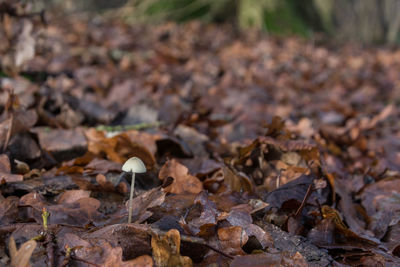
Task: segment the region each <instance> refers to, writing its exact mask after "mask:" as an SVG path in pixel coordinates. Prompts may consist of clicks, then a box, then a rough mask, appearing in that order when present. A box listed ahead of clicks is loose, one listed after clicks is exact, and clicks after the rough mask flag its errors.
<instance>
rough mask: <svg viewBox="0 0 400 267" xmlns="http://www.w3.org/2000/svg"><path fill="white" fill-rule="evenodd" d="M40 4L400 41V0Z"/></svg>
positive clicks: (57, 0)
mask: <svg viewBox="0 0 400 267" xmlns="http://www.w3.org/2000/svg"><path fill="white" fill-rule="evenodd" d="M35 5H36V8H37V9H38V10H39V9H41V8H46V9H49V8H52V9H57V10H58V11H61V12H64V13H66V14H68V13H75V14H76V13H84V14H90V15H93V14H101V15H102V16H108V17H118V18H123V19H125V20H126V21H128V22H131V23H160V22H164V21H170V20H172V21H177V22H186V21H190V20H195V19H196V20H201V21H205V22H214V23H215V22H216V23H230V24H232V25H234V27H235V29H237V30H243V29H248V28H256V29H260V30H263V31H265V32H267V33H269V34H274V35H283V36H286V35H299V36H303V37H306V38H314V37H315V36H316V34H319V33H323V36H327V37H330V39H331V38H332V39H335V40H339V41H357V42H361V43H363V44H399V43H400V34H399V31H400V1H398V0H302V1H298V0H114V1H108V0H83V1H76V0H41V1H35Z"/></svg>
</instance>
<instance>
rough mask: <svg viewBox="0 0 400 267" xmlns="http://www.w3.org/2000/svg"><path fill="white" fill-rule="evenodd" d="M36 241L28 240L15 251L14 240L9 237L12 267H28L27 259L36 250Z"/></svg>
mask: <svg viewBox="0 0 400 267" xmlns="http://www.w3.org/2000/svg"><path fill="white" fill-rule="evenodd" d="M36 244H37V243H36V241H35V240H29V241H27V242H25V243H24V244H22V245H21V247H20V248H19V249H18V250H17V246H16V244H15V240H14V238H13V237H12V236H11V237H10V240H9V245H8V246H9V250H10V256H11V266H12V267H28V266H30V264H29V259H30V258H31V256H32V253H33V251H34V250H35V248H36Z"/></svg>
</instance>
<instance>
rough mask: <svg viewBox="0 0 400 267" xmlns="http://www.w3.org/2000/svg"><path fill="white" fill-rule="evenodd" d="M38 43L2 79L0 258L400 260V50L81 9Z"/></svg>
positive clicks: (284, 262)
mask: <svg viewBox="0 0 400 267" xmlns="http://www.w3.org/2000/svg"><path fill="white" fill-rule="evenodd" d="M18 21H19V20H18V19H17V18H11V20H10V21H9V22H8V23H9V25H11V26H10V27H9V30H10V29H13V26H12V25H13V23H14V25H18V23H19V22H18ZM3 26H4V27H5V26H6V25H3ZM24 27H25V26H24ZM35 27H36V24H35ZM11 31H12V30H11ZM33 33H34V34H33V35H32V36H30V35H29V34H26V35H25V37H27V38H28V39H27V40H30V41H31V42H27V41H25V42H24V46H25V47H24V48H25V50H24V49H22V50H24V51H29V47H26V46H28V45H29V44H31V43H32V40H33V41H34V47H35V52H36V54H35V56H34V58H33V59H31V60H29V61H27V63H26V64H24V66H23V68H21V69H18V71H17V72H16V68H11V71H10V70H8V71H6V68H5V67H4V66H3V68H4V69H3V71H2V72H1V78H0V81H1V88H2V89H1V91H0V112H1V114H0V145H1V146H0V147H1V149H2V151H3V152H2V154H0V180H1V186H0V259H1V260H0V265H2V266H3V265H8V264H10V262H12V263H13V264H17V265H15V266H25V265H18V264H26V263H27V262H28V261H30V262H31V264H32V266H153V264H156V265H157V266H192V265H195V266H212V265H211V264H212V263H214V264H216V265H213V266H241V267H244V266H332V265H336V266H341V264H344V265H354V266H384V265H385V266H399V265H400V258H399V257H400V241H399V240H400V222H399V221H400V109H399V105H400V72H399V70H400V50H395V49H391V48H383V47H370V48H363V47H361V46H358V45H354V44H346V45H341V46H339V45H337V44H335V45H327V44H320V43H318V42H314V43H312V42H310V41H305V40H301V39H298V38H276V37H270V36H267V35H266V34H261V33H257V32H253V31H249V32H246V33H241V34H237V33H236V32H235V31H234V30H232V28H231V27H230V26H223V25H218V26H217V25H202V24H201V23H198V22H192V23H188V24H184V25H176V24H173V23H166V24H162V25H155V26H149V25H147V26H139V25H136V26H130V25H127V24H124V23H122V22H118V21H103V20H101V19H93V20H85V19H81V18H78V17H74V16H70V17H68V18H61V17H59V18H57V19H56V18H53V19H50V20H49V21H48V23H47V25H46V26H42V27H40V29H39V30H37V31H34V32H33ZM20 36H23V34H22V35H20ZM29 37H31V39H29ZM32 38H33V39H32ZM0 42H3V44H4V41H0ZM22 50H21V51H22ZM0 51H2V50H1V45H0ZM3 51H4V50H3ZM12 51H14V54H13V56H14V57H15V58H16V57H17V56H18V55H17V53H19V52H18V51H19V50H18V49H16V50H8V52H9V53H11V52H12ZM28 54H29V53H28ZM4 58H5V57H4V54H3V63H4V64H5V62H6V61H5V59H4ZM14 67H15V66H14ZM10 73H11V74H10ZM133 156H135V157H139V158H140V159H141V160H142V161H143V162H144V164H145V166H146V168H147V172H146V173H143V174H137V175H136V182H135V183H136V185H135V198H134V200H133V207H134V210H133V216H132V222H133V223H131V224H127V220H128V211H127V205H128V204H127V203H128V197H129V190H130V182H131V178H130V177H131V175H130V174H129V173H124V172H122V170H121V168H122V165H123V164H124V162H125V161H126V160H128V159H129V158H130V157H133ZM173 229H175V230H173Z"/></svg>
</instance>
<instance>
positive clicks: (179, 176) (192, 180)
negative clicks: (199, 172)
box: [158, 159, 203, 194]
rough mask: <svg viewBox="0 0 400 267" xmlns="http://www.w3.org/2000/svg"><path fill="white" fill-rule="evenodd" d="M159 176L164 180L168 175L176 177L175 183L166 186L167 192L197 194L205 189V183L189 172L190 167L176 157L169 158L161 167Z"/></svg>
mask: <svg viewBox="0 0 400 267" xmlns="http://www.w3.org/2000/svg"><path fill="white" fill-rule="evenodd" d="M158 177H159V178H160V179H161V180H164V179H166V178H168V177H172V178H174V181H173V183H172V184H171V185H170V186H168V187H166V188H164V190H165V191H166V192H170V193H174V194H183V193H192V194H197V193H199V192H201V190H203V185H202V183H201V182H200V181H199V179H197V178H196V177H195V176H192V175H190V174H189V173H188V169H187V168H186V167H185V166H184V165H182V164H180V163H179V162H178V161H176V160H175V159H172V160H168V161H167V162H166V163H165V164H164V166H163V167H162V168H161V170H160V172H159V174H158Z"/></svg>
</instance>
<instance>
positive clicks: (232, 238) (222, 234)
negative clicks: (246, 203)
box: [218, 226, 249, 255]
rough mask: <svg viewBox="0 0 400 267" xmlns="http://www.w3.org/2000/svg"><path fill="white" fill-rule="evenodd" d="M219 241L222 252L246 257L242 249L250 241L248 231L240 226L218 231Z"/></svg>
mask: <svg viewBox="0 0 400 267" xmlns="http://www.w3.org/2000/svg"><path fill="white" fill-rule="evenodd" d="M218 239H219V241H220V243H221V247H222V250H223V251H224V252H225V253H227V254H230V255H245V253H244V251H243V250H242V247H243V246H244V244H246V242H247V240H248V239H249V237H248V235H247V233H246V231H244V230H243V228H242V227H240V226H230V227H224V228H219V229H218Z"/></svg>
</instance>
